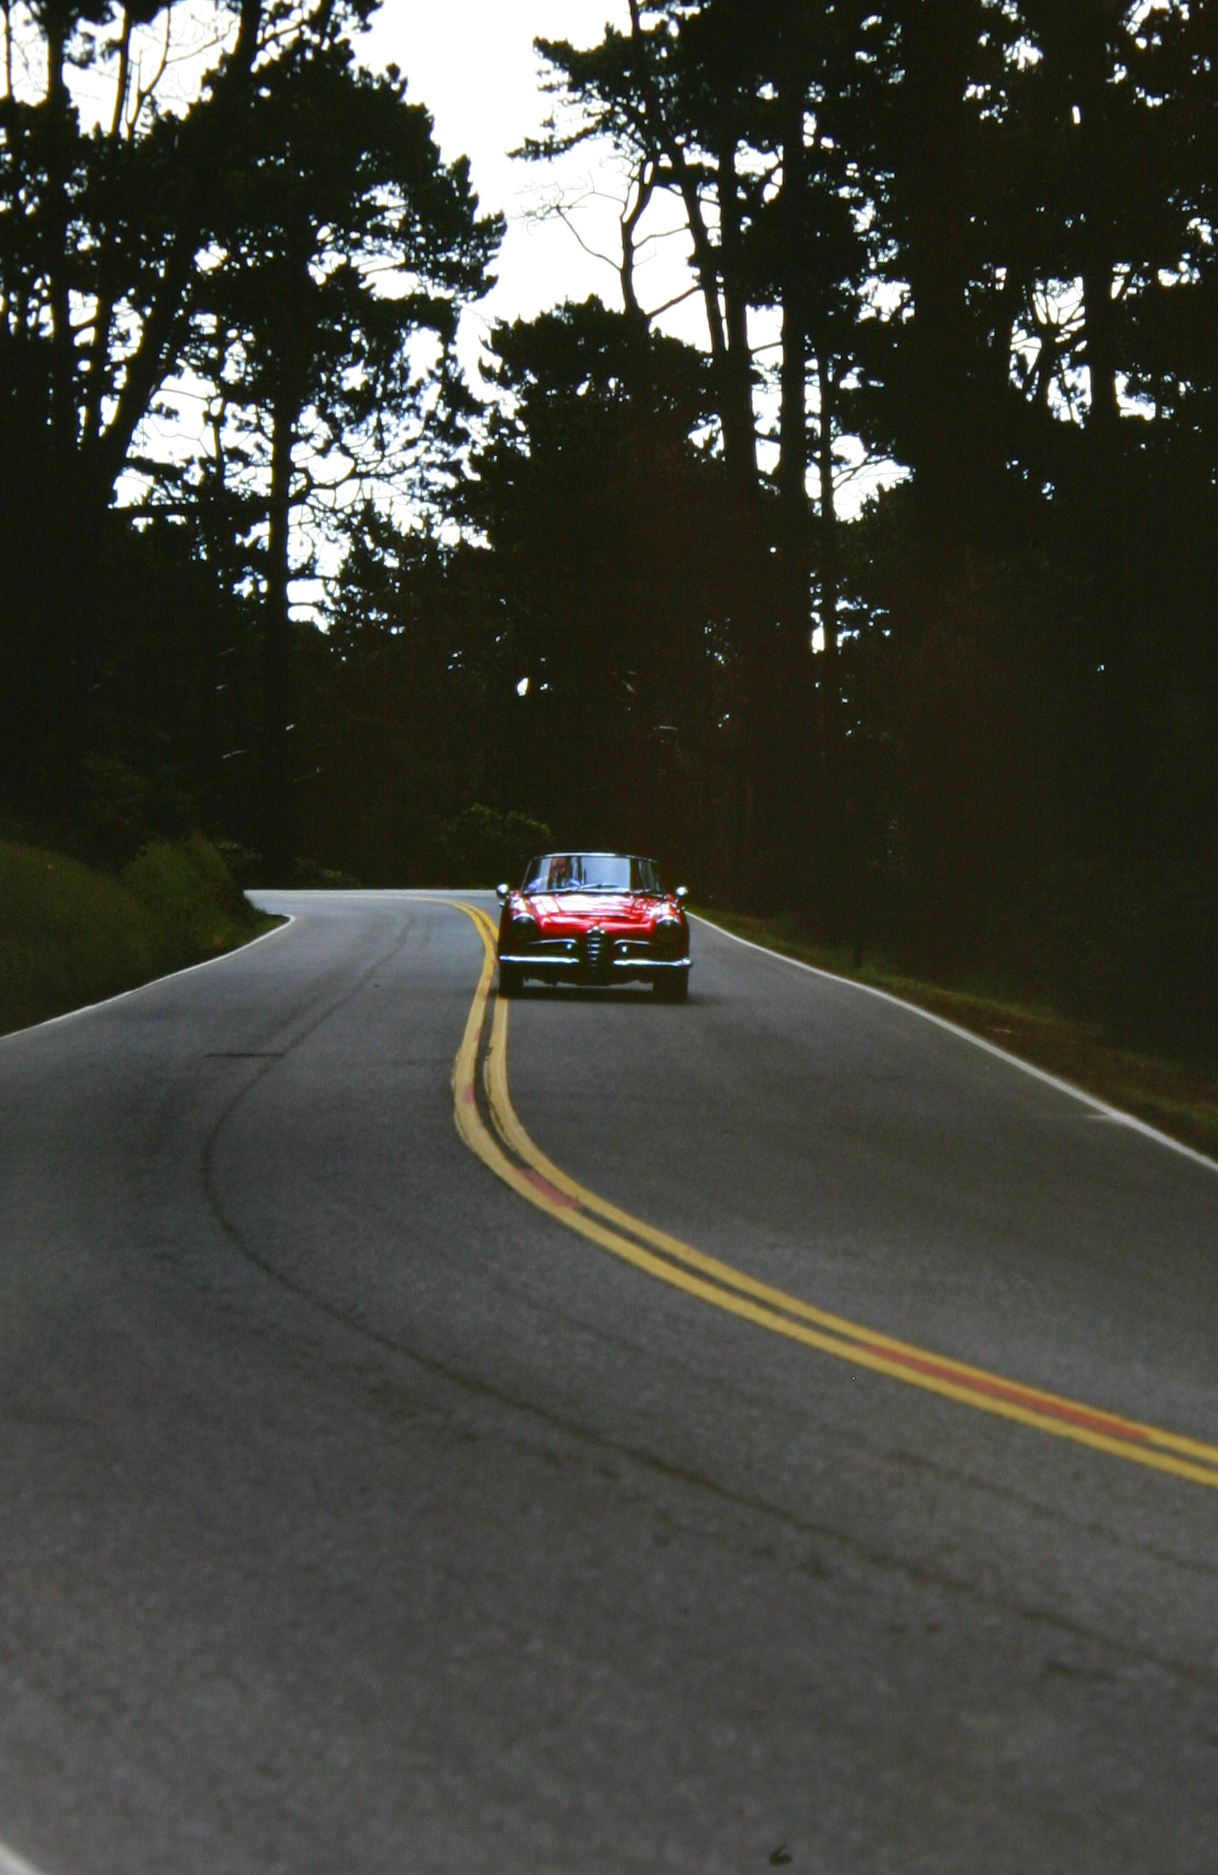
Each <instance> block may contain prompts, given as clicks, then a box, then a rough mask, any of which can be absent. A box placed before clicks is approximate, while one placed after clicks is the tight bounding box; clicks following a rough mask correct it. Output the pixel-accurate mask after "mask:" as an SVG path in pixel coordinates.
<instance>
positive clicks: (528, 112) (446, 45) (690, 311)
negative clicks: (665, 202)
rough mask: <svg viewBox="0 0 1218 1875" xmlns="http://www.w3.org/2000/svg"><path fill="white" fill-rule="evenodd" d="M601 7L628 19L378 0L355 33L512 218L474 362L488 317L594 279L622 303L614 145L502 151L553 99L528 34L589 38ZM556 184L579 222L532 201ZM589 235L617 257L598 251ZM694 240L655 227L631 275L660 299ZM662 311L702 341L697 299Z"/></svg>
mask: <svg viewBox="0 0 1218 1875" xmlns="http://www.w3.org/2000/svg"><path fill="white" fill-rule="evenodd" d="M607 21H610V22H612V23H613V24H614V25H615V26H619V27H621V28H622V29H626V28H627V27H628V26H629V23H630V19H629V12H628V9H627V5H626V0H443V3H442V4H440V5H437V4H435V3H434V0H384V4H383V5H382V8H381V11H380V13H379V14H378V15H377V17H376V19H375V20H374V22H373V27H372V30H371V32H370V33H369V34H368V35H367V36H366V37H365V39H364V40H363V41H362V42H361V44H360V54H361V57H362V59H363V61H364V63H366V64H367V65H369V66H371V67H372V68H373V69H382V68H383V67H384V66H386V65H388V64H390V63H393V64H396V65H398V66H400V67H401V69H402V71H403V72H404V73H405V74H406V78H407V81H408V84H409V93H408V95H409V96H410V97H412V98H413V99H414V100H415V102H416V103H422V104H425V105H426V106H427V108H428V110H429V111H430V112H431V114H432V116H433V118H434V119H435V133H436V140H437V142H438V143H439V145H440V148H441V150H442V151H443V153H444V157H445V159H446V160H447V161H451V160H452V159H453V158H454V157H458V156H468V157H469V159H470V167H471V172H472V176H473V182H474V186H475V188H476V189H477V191H478V194H479V197H480V199H481V202H482V205H483V207H484V208H492V209H501V210H502V211H503V213H504V214H505V215H506V216H507V219H508V231H507V237H506V239H505V241H504V243H503V247H502V249H501V251H500V255H499V262H498V267H497V269H496V271H497V273H498V277H499V283H498V285H497V286H496V288H495V290H494V291H493V293H492V294H491V295H490V296H489V298H488V299H486V300H485V301H483V303H482V304H481V306H480V307H478V308H477V310H476V313H475V315H474V317H473V319H472V321H467V330H466V332H465V334H464V344H463V347H462V352H463V359H464V362H465V363H466V365H467V366H469V365H471V364H472V363H473V361H474V357H475V356H476V349H477V339H476V334H477V331H478V329H479V328H481V329H483V330H484V329H485V326H486V325H487V324H489V323H490V322H491V321H492V320H494V319H497V318H498V319H514V318H516V317H518V316H521V317H524V318H532V317H533V316H534V315H535V314H537V313H539V312H542V311H544V310H545V309H546V308H547V307H549V306H554V305H557V304H559V303H560V302H561V301H562V300H564V299H572V300H582V299H586V298H587V296H588V294H589V293H599V295H600V296H601V298H602V299H603V300H604V301H605V303H606V305H609V306H620V304H621V294H620V290H619V286H618V280H617V274H616V260H617V256H618V255H619V253H620V240H619V235H618V226H617V216H618V213H619V211H620V206H621V202H622V200H623V198H624V196H625V189H626V184H625V177H624V175H623V174H622V172H621V170H620V168H619V166H618V165H617V163H616V162H615V159H614V156H613V152H612V151H611V150H610V149H608V148H606V147H605V146H604V145H600V146H591V145H589V146H585V147H583V148H581V149H580V150H578V151H573V152H572V153H571V155H570V156H569V157H567V158H566V159H564V161H562V162H561V163H559V164H557V165H551V164H534V163H524V162H520V161H513V160H512V159H511V158H510V157H509V155H508V151H509V150H513V149H516V148H518V147H519V146H520V144H522V143H523V142H524V140H525V138H526V137H528V136H533V135H536V134H537V133H538V132H539V131H540V129H541V126H542V124H543V123H544V122H545V119H546V117H547V116H548V115H549V112H550V109H551V106H552V100H551V99H550V98H549V97H548V96H547V95H546V94H545V93H544V92H543V91H542V89H541V85H540V68H539V62H538V59H537V56H536V54H535V53H534V51H533V41H534V39H535V38H542V39H569V40H571V41H572V42H573V43H574V44H576V45H585V46H591V45H595V44H597V43H598V42H599V41H600V39H601V38H602V37H603V34H604V30H605V24H606V22H607ZM558 197H561V199H562V201H563V202H564V204H565V205H567V206H568V207H569V208H570V209H571V211H572V212H571V216H570V219H572V220H573V221H574V224H575V227H576V229H577V231H578V232H577V233H576V232H572V229H571V227H569V226H568V225H566V224H565V223H564V222H563V221H562V220H561V219H558V218H548V219H545V220H540V221H539V220H538V219H537V211H538V210H539V209H541V208H542V207H543V206H544V205H545V204H546V203H547V202H552V201H553V200H554V199H555V198H558ZM577 204H578V205H577ZM674 222H675V215H674V214H673V212H672V211H669V214H668V217H667V221H666V222H665V221H664V219H663V217H662V216H661V215H659V214H653V220H652V223H651V225H652V226H654V227H656V228H659V227H661V226H664V225H667V226H673V225H674ZM581 241H582V242H583V243H585V244H586V246H587V247H590V248H593V249H595V250H598V251H599V252H600V253H602V254H605V255H607V256H609V258H610V260H611V261H612V262H613V263H614V264H613V265H609V264H607V262H606V261H604V260H597V259H594V258H593V257H592V255H590V254H589V253H588V252H587V251H585V247H584V246H581ZM687 247H688V244H687V242H686V240H685V239H684V237H683V236H681V235H677V236H675V237H674V238H672V239H669V240H667V241H663V240H657V241H654V242H653V243H652V245H651V246H650V248H648V249H647V250H645V252H644V254H643V255H642V256H641V257H640V259H641V264H640V267H639V269H638V271H637V276H636V277H637V279H638V284H639V294H640V298H641V299H642V301H643V304H644V305H645V306H647V307H649V308H650V307H653V306H659V305H661V304H663V303H664V302H665V301H666V300H668V299H670V298H671V297H672V296H673V295H674V294H675V293H680V292H682V291H683V290H684V288H685V287H686V286H687V285H688V284H689V276H688V274H687V273H686V271H685V268H684V256H685V253H686V252H687ZM663 324H664V327H665V329H666V330H668V331H675V332H679V333H680V335H681V336H682V337H683V338H687V339H689V340H690V341H691V342H693V343H695V344H705V343H706V330H705V322H704V320H703V319H702V317H701V315H700V311H699V308H698V305H697V302H696V301H693V300H691V301H689V302H687V303H686V305H685V306H684V307H682V308H680V309H678V310H677V311H676V312H675V313H673V314H669V315H666V316H665V318H664V321H663Z"/></svg>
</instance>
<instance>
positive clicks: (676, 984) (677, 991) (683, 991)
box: [652, 970, 689, 1003]
mask: <svg viewBox="0 0 1218 1875" xmlns="http://www.w3.org/2000/svg"><path fill="white" fill-rule="evenodd" d="M652 988H653V990H654V991H655V996H656V1001H657V1002H660V1003H683V1002H684V1001H685V999H686V997H687V996H688V995H689V971H688V970H673V971H668V970H666V971H665V972H664V975H663V976H662V977H656V978H655V979H654V981H653V983H652Z"/></svg>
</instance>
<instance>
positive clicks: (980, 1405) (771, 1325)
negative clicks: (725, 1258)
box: [449, 900, 1218, 1489]
mask: <svg viewBox="0 0 1218 1875" xmlns="http://www.w3.org/2000/svg"><path fill="white" fill-rule="evenodd" d="M449 902H450V903H452V904H454V906H455V907H456V908H457V909H459V910H461V911H463V912H464V913H465V914H466V916H467V917H468V918H470V919H472V921H473V923H474V926H475V928H476V929H477V931H478V934H479V936H480V937H481V939H482V944H483V962H482V971H481V975H480V977H479V980H478V988H477V990H476V991H475V993H474V1000H473V1004H472V1005H471V1008H470V1012H469V1018H468V1020H467V1022H466V1025H465V1034H464V1037H463V1039H462V1043H461V1048H460V1050H459V1052H458V1054H457V1059H456V1062H455V1063H454V1066H453V1094H454V1113H455V1116H456V1121H457V1130H458V1132H459V1133H460V1134H461V1137H462V1139H464V1140H465V1142H466V1144H467V1145H468V1146H469V1147H470V1149H471V1151H473V1152H475V1153H476V1154H477V1156H478V1157H479V1158H480V1159H481V1160H482V1161H483V1163H484V1164H485V1165H487V1166H488V1167H489V1168H490V1170H491V1171H493V1172H494V1173H495V1174H496V1176H497V1177H499V1178H501V1179H502V1180H503V1181H504V1183H505V1184H507V1185H510V1186H511V1188H512V1190H513V1191H515V1192H516V1193H517V1194H518V1195H519V1196H520V1197H522V1198H526V1199H527V1200H528V1202H529V1203H530V1204H534V1205H536V1206H537V1207H538V1208H539V1209H540V1210H542V1211H545V1212H546V1213H547V1215H548V1216H550V1217H552V1218H554V1219H555V1220H556V1221H557V1222H558V1223H560V1224H564V1225H565V1226H566V1227H567V1229H568V1230H574V1231H578V1232H579V1234H580V1235H581V1236H582V1237H586V1238H588V1239H589V1240H590V1241H591V1242H592V1243H595V1244H597V1245H598V1246H599V1247H600V1248H601V1249H603V1250H608V1251H610V1252H611V1254H612V1255H614V1256H616V1257H620V1258H621V1259H622V1260H623V1261H625V1262H627V1263H630V1264H632V1265H633V1266H634V1267H635V1268H636V1269H638V1270H641V1271H643V1272H645V1273H646V1274H647V1275H649V1276H653V1277H656V1278H657V1279H658V1280H659V1281H661V1282H665V1283H669V1284H670V1285H672V1286H673V1287H674V1288H677V1289H682V1290H684V1291H685V1293H686V1294H687V1295H692V1296H696V1297H697V1298H698V1299H699V1300H700V1301H703V1302H708V1303H710V1304H711V1305H712V1306H713V1307H715V1308H718V1309H723V1310H725V1311H726V1312H727V1313H728V1314H732V1315H737V1316H739V1317H740V1318H741V1319H742V1320H745V1321H749V1322H752V1323H753V1324H754V1325H755V1326H756V1327H759V1328H765V1329H768V1330H769V1332H770V1333H771V1334H776V1335H782V1336H784V1337H785V1338H786V1339H788V1340H791V1341H798V1342H802V1343H803V1345H804V1346H806V1347H810V1348H815V1349H817V1350H818V1351H819V1352H820V1353H822V1354H832V1355H834V1356H835V1357H836V1358H837V1359H839V1360H844V1361H849V1362H851V1363H852V1364H854V1365H855V1366H858V1367H866V1368H869V1369H870V1370H871V1371H872V1372H874V1373H880V1374H886V1375H888V1376H889V1377H890V1378H891V1379H894V1380H902V1381H904V1382H905V1383H906V1385H908V1386H913V1387H921V1388H922V1389H923V1390H924V1391H926V1392H929V1393H937V1394H939V1395H940V1396H941V1397H943V1398H944V1399H949V1400H955V1401H956V1402H958V1403H959V1404H960V1405H962V1406H971V1407H973V1408H974V1409H975V1410H976V1411H978V1412H983V1413H991V1414H994V1415H996V1416H997V1417H999V1418H1002V1419H1010V1420H1014V1421H1016V1422H1017V1423H1018V1424H1020V1425H1024V1426H1030V1427H1033V1428H1034V1429H1035V1430H1036V1431H1038V1432H1045V1433H1050V1434H1052V1435H1053V1436H1054V1437H1056V1438H1060V1439H1071V1440H1073V1441H1074V1442H1075V1443H1076V1444H1078V1445H1086V1446H1089V1447H1091V1449H1092V1450H1094V1451H1098V1452H1107V1453H1109V1454H1111V1455H1112V1456H1113V1457H1116V1458H1124V1459H1128V1460H1129V1461H1131V1462H1132V1463H1133V1464H1137V1465H1147V1466H1150V1467H1151V1468H1152V1469H1154V1470H1156V1471H1166V1472H1170V1473H1172V1474H1173V1475H1174V1476H1176V1477H1179V1478H1187V1479H1189V1480H1190V1481H1191V1482H1192V1483H1194V1484H1203V1485H1208V1486H1209V1487H1210V1488H1211V1489H1215V1488H1218V1446H1213V1445H1207V1444H1205V1443H1203V1442H1202V1441H1200V1440H1197V1439H1189V1438H1186V1437H1184V1436H1183V1435H1182V1434H1179V1433H1174V1432H1166V1431H1164V1430H1163V1429H1162V1428H1161V1427H1158V1426H1150V1425H1145V1424H1143V1423H1141V1422H1140V1421H1138V1420H1133V1419H1127V1418H1125V1417H1124V1415H1122V1414H1120V1413H1111V1412H1108V1411H1105V1410H1103V1409H1101V1408H1097V1407H1093V1406H1088V1405H1086V1404H1085V1403H1084V1402H1082V1401H1079V1400H1069V1399H1065V1398H1063V1397H1062V1396H1061V1395H1059V1394H1054V1393H1046V1392H1045V1391H1043V1390H1042V1389H1041V1388H1039V1387H1030V1386H1024V1385H1023V1384H1022V1383H1021V1382H1019V1381H1014V1380H1009V1379H1006V1378H1004V1377H1003V1376H1002V1375H1001V1374H994V1373H990V1372H989V1371H987V1369H985V1368H982V1367H972V1366H969V1365H968V1363H967V1362H964V1361H957V1360H953V1359H952V1358H951V1357H950V1356H948V1355H941V1354H936V1353H934V1352H933V1351H931V1350H930V1349H927V1348H920V1347H916V1346H915V1345H913V1344H912V1343H910V1342H904V1341H898V1340H896V1339H894V1338H893V1337H892V1336H890V1335H884V1334H880V1333H879V1332H878V1331H876V1330H874V1329H870V1328H865V1327H863V1326H861V1325H860V1324H859V1323H857V1322H851V1321H848V1320H846V1319H844V1318H843V1317H841V1316H838V1315H831V1314H829V1313H827V1312H826V1311H825V1310H823V1309H818V1308H816V1307H814V1306H813V1304H812V1303H810V1302H805V1301H803V1300H802V1299H801V1298H800V1297H798V1296H792V1295H788V1294H787V1293H786V1292H785V1291H784V1290H781V1289H775V1288H773V1287H772V1286H771V1285H770V1284H768V1283H763V1282H759V1281H758V1280H757V1278H756V1277H753V1276H750V1275H749V1274H748V1273H747V1272H746V1271H744V1270H740V1269H736V1268H735V1267H734V1266H733V1265H731V1264H729V1263H723V1262H721V1261H720V1260H719V1259H718V1258H716V1257H710V1256H706V1255H705V1254H704V1253H703V1252H702V1251H700V1250H696V1249H694V1247H693V1246H692V1245H691V1244H686V1243H683V1242H682V1241H681V1240H680V1238H677V1237H672V1236H670V1235H669V1234H668V1233H667V1232H666V1231H661V1230H657V1229H655V1227H654V1226H653V1225H650V1224H646V1223H644V1222H642V1220H640V1219H638V1218H634V1217H631V1215H630V1213H629V1212H627V1211H623V1210H622V1209H621V1208H620V1207H619V1206H617V1205H614V1204H611V1203H610V1202H609V1201H608V1200H607V1199H604V1198H601V1197H599V1196H598V1195H597V1194H596V1193H595V1192H592V1191H589V1190H588V1189H587V1187H586V1186H583V1185H581V1184H579V1183H578V1181H577V1180H575V1179H573V1178H571V1177H570V1176H569V1175H568V1174H567V1173H566V1172H564V1171H563V1170H562V1169H561V1167H559V1166H556V1165H555V1164H554V1163H553V1161H552V1160H550V1159H548V1158H547V1157H546V1155H545V1153H543V1152H542V1151H541V1149H540V1148H539V1147H538V1146H537V1145H536V1144H535V1143H534V1141H533V1140H532V1139H531V1138H530V1137H529V1135H528V1133H527V1132H526V1131H525V1129H524V1127H523V1125H522V1124H521V1122H520V1118H519V1116H518V1115H517V1113H516V1110H515V1108H514V1107H513V1106H512V1102H511V1096H510V1093H509V1091H508V1077H507V1037H508V1021H509V1013H508V1012H509V1009H510V1004H509V1003H507V1002H504V1001H501V1000H500V999H498V998H496V1001H495V1010H494V1015H493V1018H492V1022H491V1033H490V1041H489V1047H488V1049H487V1054H486V1062H485V1067H484V1085H485V1088H486V1097H487V1105H488V1110H489V1113H490V1117H491V1121H492V1123H493V1126H494V1132H492V1130H491V1127H489V1126H488V1125H487V1123H486V1121H485V1120H484V1119H483V1117H482V1114H481V1112H480V1110H479V1107H478V1102H477V1075H478V1059H479V1054H480V1051H481V1044H482V1033H483V1029H484V1027H485V1020H486V1006H487V1002H488V1000H489V997H490V987H491V978H492V975H493V973H494V966H495V927H494V925H493V923H492V922H491V920H490V919H489V918H488V917H487V915H486V913H485V912H483V911H482V910H481V909H480V908H478V907H477V906H473V905H467V904H464V903H461V902H460V901H456V900H452V901H449ZM496 1133H497V1134H498V1138H496V1137H495V1134H496Z"/></svg>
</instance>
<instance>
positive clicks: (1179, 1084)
mask: <svg viewBox="0 0 1218 1875" xmlns="http://www.w3.org/2000/svg"><path fill="white" fill-rule="evenodd" d="M701 915H702V916H704V917H705V918H707V920H708V921H709V922H710V923H711V924H718V925H722V927H723V929H724V930H725V931H734V932H735V933H736V935H737V936H738V937H743V938H749V939H751V941H752V942H753V943H754V944H761V945H764V946H765V948H766V949H767V950H775V951H781V952H782V953H783V954H784V955H785V956H787V957H797V958H799V959H800V960H801V962H803V963H809V964H815V965H816V966H817V967H818V968H819V969H821V970H828V971H831V972H832V973H833V974H834V975H835V976H840V977H849V978H850V979H852V980H853V981H854V982H858V983H869V984H872V985H873V986H874V987H875V988H876V989H881V990H887V991H888V992H889V994H890V995H892V996H898V997H900V998H901V999H902V1001H904V1002H908V1003H916V1004H917V1005H918V1006H919V1007H920V1008H922V1009H929V1010H930V1011H931V1012H932V1013H933V1014H934V1015H937V1016H943V1017H945V1018H946V1019H947V1021H949V1022H955V1023H958V1024H959V1026H960V1027H961V1028H962V1029H971V1030H972V1031H973V1033H974V1034H976V1035H983V1036H984V1037H985V1039H986V1040H987V1041H991V1042H993V1043H994V1044H995V1046H996V1047H999V1048H1004V1049H1006V1050H1007V1052H1008V1053H1009V1054H1012V1055H1019V1056H1021V1057H1022V1058H1023V1060H1025V1061H1032V1062H1035V1063H1036V1065H1037V1067H1040V1068H1044V1069H1046V1070H1047V1071H1048V1072H1049V1073H1050V1074H1056V1075H1059V1076H1060V1077H1061V1079H1062V1080H1064V1081H1070V1082H1072V1083H1073V1085H1074V1086H1075V1087H1082V1088H1086V1090H1087V1091H1088V1092H1089V1093H1092V1094H1096V1095H1098V1096H1099V1098H1100V1099H1101V1100H1105V1101H1107V1102H1108V1103H1109V1105H1110V1106H1113V1107H1118V1108H1120V1110H1121V1112H1123V1113H1132V1114H1136V1116H1137V1117H1138V1118H1139V1119H1140V1120H1145V1121H1147V1122H1148V1123H1149V1124H1150V1125H1151V1126H1157V1127H1158V1128H1159V1129H1160V1131H1161V1132H1164V1133H1168V1134H1170V1135H1171V1137H1172V1138H1173V1139H1178V1140H1181V1141H1182V1142H1183V1143H1184V1144H1185V1145H1186V1146H1195V1147H1196V1148H1197V1150H1198V1151H1200V1152H1204V1153H1208V1154H1209V1155H1210V1157H1211V1158H1218V1076H1215V1075H1214V1074H1207V1073H1206V1072H1205V1071H1204V1070H1203V1069H1201V1068H1196V1067H1188V1066H1186V1065H1184V1064H1182V1063H1180V1062H1175V1061H1164V1060H1159V1059H1157V1058H1156V1057H1155V1056H1153V1055H1143V1054H1139V1053H1137V1052H1135V1051H1134V1050H1132V1049H1127V1048H1117V1047H1114V1046H1113V1045H1112V1044H1111V1043H1110V1042H1108V1041H1106V1040H1105V1038H1104V1035H1103V1032H1102V1030H1100V1029H1099V1028H1097V1027H1096V1026H1095V1025H1093V1024H1090V1023H1086V1022H1075V1021H1071V1020H1070V1019H1069V1018H1068V1017H1066V1016H1062V1015H1059V1014H1057V1013H1056V1012H1055V1011H1054V1010H1051V1009H1044V1008H1040V1007H1036V1006H1032V1007H1029V1006H1026V1005H1024V1004H1021V1003H1015V1002H1007V1001H1003V1000H1000V999H998V998H996V997H990V996H985V995H979V994H975V993H973V992H971V991H969V990H965V989H949V988H944V987H941V986H940V985H937V984H934V983H922V982H919V981H917V980H916V979H914V978H911V977H907V976H902V975H901V974H900V973H899V972H898V971H896V970H894V969H890V968H886V967H885V966H884V965H883V964H882V963H878V962H877V963H871V962H866V961H865V962H864V964H863V966H862V968H861V969H855V968H854V967H853V963H852V958H851V953H850V952H849V951H836V950H829V949H826V948H825V946H823V945H818V944H814V943H812V942H810V941H809V940H808V939H806V938H804V937H802V936H801V935H800V933H799V930H798V927H797V926H796V924H795V921H794V920H793V919H786V918H750V917H746V916H743V915H740V914H738V913H735V912H723V911H717V910H708V911H706V912H704V913H702V914H701Z"/></svg>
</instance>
